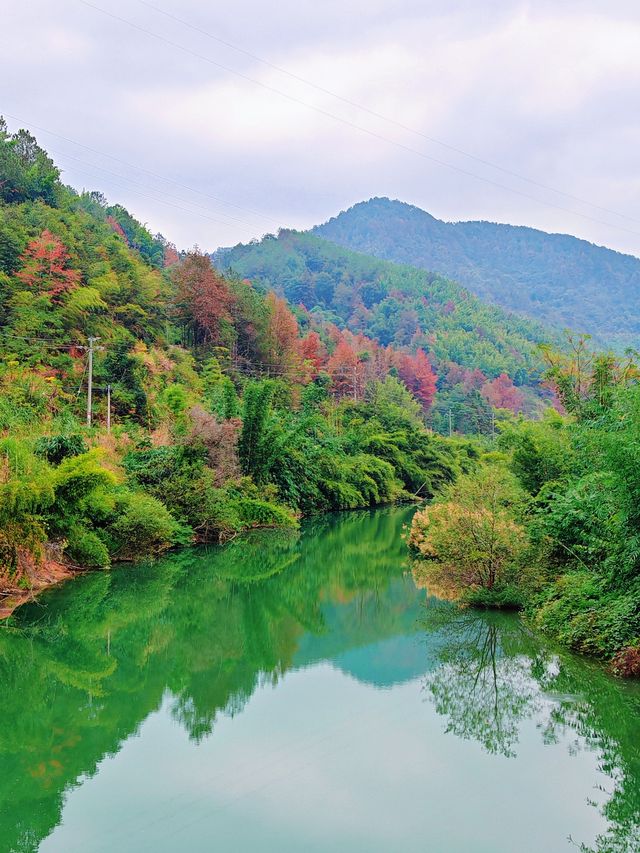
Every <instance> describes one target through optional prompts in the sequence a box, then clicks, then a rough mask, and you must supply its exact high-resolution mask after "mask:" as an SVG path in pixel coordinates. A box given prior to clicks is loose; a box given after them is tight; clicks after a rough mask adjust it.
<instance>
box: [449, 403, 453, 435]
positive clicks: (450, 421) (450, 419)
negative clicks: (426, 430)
mask: <svg viewBox="0 0 640 853" xmlns="http://www.w3.org/2000/svg"><path fill="white" fill-rule="evenodd" d="M452 435H453V421H452V418H451V409H449V438H451V436H452Z"/></svg>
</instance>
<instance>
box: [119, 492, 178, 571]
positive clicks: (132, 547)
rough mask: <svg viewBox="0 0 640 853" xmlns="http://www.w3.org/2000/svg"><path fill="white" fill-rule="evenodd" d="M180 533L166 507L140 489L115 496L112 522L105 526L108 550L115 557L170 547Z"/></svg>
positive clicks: (126, 557)
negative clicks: (109, 549) (142, 492)
mask: <svg viewBox="0 0 640 853" xmlns="http://www.w3.org/2000/svg"><path fill="white" fill-rule="evenodd" d="M180 533H181V529H180V525H179V524H178V523H177V522H176V520H175V519H174V518H173V516H172V515H171V513H170V512H169V510H168V509H167V508H166V507H165V506H163V504H162V503H160V501H159V500H157V499H156V498H154V497H151V495H145V494H141V493H139V492H123V493H121V494H120V495H118V498H117V500H116V505H115V513H114V521H113V522H112V523H111V524H110V525H109V526H108V528H107V536H108V540H109V545H110V548H111V552H112V554H113V556H114V558H115V559H118V560H132V559H139V558H140V557H144V556H147V555H149V554H158V553H160V552H161V551H164V550H166V549H167V548H169V547H171V545H173V544H174V543H175V542H176V541H177V539H178V538H179V536H180Z"/></svg>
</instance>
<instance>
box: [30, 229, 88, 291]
mask: <svg viewBox="0 0 640 853" xmlns="http://www.w3.org/2000/svg"><path fill="white" fill-rule="evenodd" d="M21 261H22V269H21V270H20V272H18V274H17V276H18V278H19V279H20V281H21V282H22V283H23V284H25V285H26V286H27V287H29V288H31V289H32V290H35V291H36V292H37V293H46V294H48V295H49V296H50V297H51V299H52V300H53V301H54V302H57V301H59V299H60V297H61V296H62V295H63V294H65V293H67V292H68V291H70V290H73V289H74V287H77V286H78V284H79V283H80V273H79V272H78V271H77V270H70V269H68V268H67V267H68V263H69V253H68V252H67V249H66V247H65V245H64V243H63V242H62V240H60V238H59V237H56V236H55V234H52V233H51V231H47V230H46V229H45V230H44V231H43V232H42V234H41V235H40V236H39V237H36V238H35V240H32V241H31V242H30V243H29V245H28V246H27V248H26V249H25V250H24V252H23V254H22V257H21Z"/></svg>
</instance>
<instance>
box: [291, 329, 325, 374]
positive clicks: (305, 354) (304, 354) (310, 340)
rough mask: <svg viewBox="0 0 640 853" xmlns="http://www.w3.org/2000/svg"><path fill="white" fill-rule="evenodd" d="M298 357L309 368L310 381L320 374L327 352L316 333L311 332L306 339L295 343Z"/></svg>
mask: <svg viewBox="0 0 640 853" xmlns="http://www.w3.org/2000/svg"><path fill="white" fill-rule="evenodd" d="M297 349H298V355H299V356H300V358H301V359H302V362H303V364H304V365H305V366H306V367H308V368H309V371H310V373H311V377H310V378H311V379H315V377H316V376H317V375H318V373H319V372H320V369H321V368H322V366H323V364H324V363H325V361H326V358H327V351H326V349H325V347H324V344H323V343H322V341H321V340H320V335H319V334H318V333H317V332H314V331H311V332H309V334H308V335H306V337H304V338H301V339H300V340H298V342H297Z"/></svg>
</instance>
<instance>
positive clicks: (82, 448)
mask: <svg viewBox="0 0 640 853" xmlns="http://www.w3.org/2000/svg"><path fill="white" fill-rule="evenodd" d="M88 449H89V448H88V447H87V444H86V442H85V440H84V439H83V437H82V436H81V435H77V434H72V435H52V436H42V438H39V439H38V440H37V441H36V443H35V447H34V450H35V452H36V454H37V455H38V456H42V458H43V459H46V460H47V462H50V463H51V464H52V465H59V464H60V463H61V462H62V460H63V459H67V458H68V457H70V456H79V455H80V454H81V453H86V452H87V450H88Z"/></svg>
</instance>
